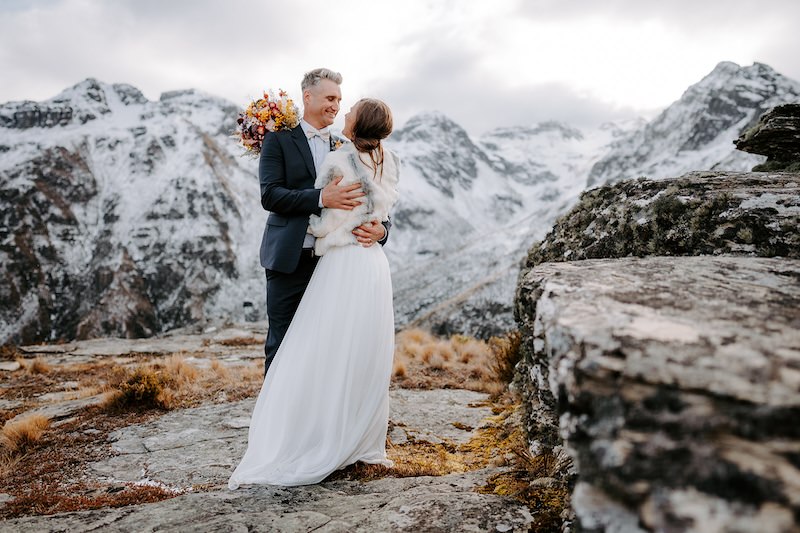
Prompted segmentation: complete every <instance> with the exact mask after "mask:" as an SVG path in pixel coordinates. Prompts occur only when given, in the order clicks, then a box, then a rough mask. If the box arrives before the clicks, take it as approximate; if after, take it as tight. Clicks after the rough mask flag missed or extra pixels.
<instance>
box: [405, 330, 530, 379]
mask: <svg viewBox="0 0 800 533" xmlns="http://www.w3.org/2000/svg"><path fill="white" fill-rule="evenodd" d="M518 338H519V334H518V333H515V332H512V333H510V334H508V335H506V336H504V337H493V338H492V339H490V340H489V341H488V342H487V341H482V340H480V339H475V338H472V337H469V336H466V335H453V336H451V337H450V338H449V339H443V338H438V337H436V336H434V335H432V334H431V333H429V332H427V331H424V330H422V329H419V328H414V329H408V330H404V331H401V332H399V333H398V334H397V335H396V337H395V354H394V371H393V376H394V383H395V384H396V385H398V386H400V387H404V388H413V389H434V388H460V389H468V390H474V391H478V392H486V393H489V394H492V395H497V394H499V393H501V392H502V391H503V390H505V389H506V388H507V385H508V383H509V382H510V381H511V378H512V377H513V370H514V365H515V364H516V362H517V359H515V357H518V353H519V341H518Z"/></svg>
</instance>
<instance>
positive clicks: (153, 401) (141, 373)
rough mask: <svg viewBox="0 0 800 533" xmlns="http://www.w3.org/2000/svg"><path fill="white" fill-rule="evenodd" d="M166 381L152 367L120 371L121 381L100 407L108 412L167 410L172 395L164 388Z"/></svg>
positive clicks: (171, 403) (172, 398)
mask: <svg viewBox="0 0 800 533" xmlns="http://www.w3.org/2000/svg"><path fill="white" fill-rule="evenodd" d="M166 383H167V379H166V378H165V376H164V375H162V374H161V373H160V372H158V371H157V370H156V369H154V368H153V367H152V366H139V367H136V368H135V369H133V370H132V371H131V370H127V371H125V370H123V371H122V379H121V380H120V382H119V383H118V384H117V385H116V387H115V389H116V390H112V391H111V394H110V395H109V397H108V398H107V399H106V401H105V402H103V404H102V406H103V407H104V408H106V409H108V410H112V411H114V410H122V409H130V408H145V409H148V408H157V409H169V408H170V407H171V406H172V405H173V401H174V394H173V393H172V392H171V391H169V389H167V388H166V387H165V385H166Z"/></svg>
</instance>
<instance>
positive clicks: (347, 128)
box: [342, 103, 358, 141]
mask: <svg viewBox="0 0 800 533" xmlns="http://www.w3.org/2000/svg"><path fill="white" fill-rule="evenodd" d="M357 114H358V103H356V104H355V105H354V106H353V107H351V108H350V111H348V112H347V113H345V115H344V129H342V135H344V136H345V137H347V138H348V139H350V140H351V141H352V140H353V126H354V125H355V123H356V116H357Z"/></svg>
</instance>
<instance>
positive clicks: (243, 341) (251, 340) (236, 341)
mask: <svg viewBox="0 0 800 533" xmlns="http://www.w3.org/2000/svg"><path fill="white" fill-rule="evenodd" d="M216 343H217V344H221V345H223V346H253V345H254V344H264V339H263V338H256V337H234V338H232V339H222V340H220V341H216Z"/></svg>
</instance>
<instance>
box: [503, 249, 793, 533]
mask: <svg viewBox="0 0 800 533" xmlns="http://www.w3.org/2000/svg"><path fill="white" fill-rule="evenodd" d="M516 314H517V316H518V319H519V320H520V325H521V327H522V329H523V334H524V335H527V336H526V337H525V338H524V341H523V342H524V345H523V349H524V353H525V355H524V357H525V359H524V362H523V364H522V365H521V367H520V376H519V378H521V379H519V381H520V382H521V383H522V385H523V386H522V389H523V393H524V394H525V396H526V403H527V404H528V406H529V408H530V410H531V416H530V419H529V428H528V429H529V430H530V432H531V433H530V435H531V437H532V438H533V441H532V445H533V447H534V448H548V447H554V446H559V445H562V444H563V445H564V446H565V447H566V448H567V450H568V451H569V453H570V454H571V455H572V456H573V458H574V459H575V462H576V467H577V471H578V484H577V487H576V490H575V492H574V495H573V507H574V511H575V514H576V516H577V519H578V521H579V523H580V531H591V532H595V531H598V532H599V531H698V532H700V531H702V532H710V531H760V532H789V531H797V528H798V523H800V423H798V420H800V261H798V260H793V259H780V258H757V257H731V256H704V257H647V258H625V259H607V260H587V261H575V262H566V263H547V264H541V265H539V266H537V267H535V268H533V269H530V270H528V271H526V272H525V273H524V274H523V275H522V276H521V278H520V285H519V288H518V293H517V300H516Z"/></svg>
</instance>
